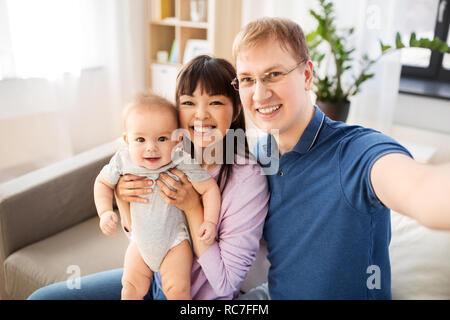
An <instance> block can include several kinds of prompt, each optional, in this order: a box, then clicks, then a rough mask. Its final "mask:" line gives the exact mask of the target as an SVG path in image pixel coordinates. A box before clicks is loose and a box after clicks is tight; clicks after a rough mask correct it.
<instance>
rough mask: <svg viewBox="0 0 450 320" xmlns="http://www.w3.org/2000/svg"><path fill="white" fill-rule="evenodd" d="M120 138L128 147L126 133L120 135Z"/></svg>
mask: <svg viewBox="0 0 450 320" xmlns="http://www.w3.org/2000/svg"><path fill="white" fill-rule="evenodd" d="M122 138H123V141H124V142H125V143H126V144H127V145H128V136H127V133H126V132H124V133H123V134H122Z"/></svg>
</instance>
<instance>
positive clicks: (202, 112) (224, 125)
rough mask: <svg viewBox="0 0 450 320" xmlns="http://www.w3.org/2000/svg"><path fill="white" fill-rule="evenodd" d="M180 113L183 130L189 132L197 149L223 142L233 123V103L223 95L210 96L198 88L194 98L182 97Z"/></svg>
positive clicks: (179, 107)
mask: <svg viewBox="0 0 450 320" xmlns="http://www.w3.org/2000/svg"><path fill="white" fill-rule="evenodd" d="M179 101H180V103H179V106H178V113H179V118H180V125H181V128H183V129H186V130H188V131H189V135H190V138H191V140H192V141H193V142H194V145H195V146H196V147H201V148H205V147H207V146H209V145H210V144H212V143H214V142H217V141H219V140H222V139H223V137H224V136H225V134H226V132H227V129H229V128H230V125H231V122H232V121H233V103H232V101H231V99H230V98H228V97H227V96H223V95H214V96H210V95H208V94H207V93H206V92H205V91H203V92H202V88H201V87H200V86H197V88H196V89H195V91H194V92H193V94H192V96H190V95H182V96H180V99H179Z"/></svg>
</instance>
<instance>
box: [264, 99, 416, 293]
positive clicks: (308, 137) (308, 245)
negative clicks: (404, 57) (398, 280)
mask: <svg viewBox="0 0 450 320" xmlns="http://www.w3.org/2000/svg"><path fill="white" fill-rule="evenodd" d="M255 147H256V149H255V152H256V155H257V157H258V160H259V161H260V163H261V164H262V166H264V167H265V168H266V169H268V172H270V173H271V174H270V175H268V180H269V186H270V205H269V212H268V215H267V218H266V222H265V226H264V238H265V240H266V242H267V248H268V252H269V254H268V259H269V261H270V264H271V266H270V270H269V293H270V296H271V298H272V299H391V269H390V261H389V250H388V247H389V242H390V238H391V229H390V227H391V226H390V210H389V209H388V208H386V207H385V206H384V205H383V204H382V203H381V202H380V201H379V200H378V198H377V197H376V195H375V193H374V191H373V189H372V185H371V182H370V170H371V167H372V165H373V163H374V162H375V161H376V160H377V159H378V158H380V157H381V156H383V155H385V154H387V153H403V154H406V155H408V156H411V154H410V153H409V152H408V150H406V149H405V148H404V147H402V146H401V145H399V144H398V143H397V142H396V141H395V140H393V139H392V138H390V137H387V136H385V135H383V134H381V133H380V132H377V131H375V130H372V129H368V128H363V127H360V126H349V125H346V124H345V123H342V122H335V121H333V120H331V119H329V118H328V117H326V116H325V115H324V114H323V112H322V111H321V110H320V109H319V108H318V107H317V106H315V113H314V117H313V119H312V120H311V122H310V123H309V125H308V127H307V128H306V130H305V132H304V133H303V135H302V136H301V138H300V140H299V141H298V143H297V144H296V146H295V147H294V148H293V150H292V151H290V152H287V153H285V154H283V155H282V156H281V157H280V156H279V152H278V148H277V145H276V142H275V140H274V139H273V137H272V136H270V135H269V136H266V137H265V138H263V139H261V140H259V141H258V143H257V144H256V145H255ZM274 169H275V170H274Z"/></svg>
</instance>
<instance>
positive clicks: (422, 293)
mask: <svg viewBox="0 0 450 320" xmlns="http://www.w3.org/2000/svg"><path fill="white" fill-rule="evenodd" d="M391 222H392V239H391V244H390V247H389V253H390V258H391V270H392V273H391V276H392V283H391V285H392V298H393V299H406V300H409V299H413V300H415V299H445V300H448V299H450V264H449V262H450V232H449V231H439V230H431V229H428V228H426V227H424V226H422V225H420V224H419V223H418V222H417V221H415V220H413V219H411V218H409V217H407V216H404V215H401V214H398V213H396V212H394V211H391Z"/></svg>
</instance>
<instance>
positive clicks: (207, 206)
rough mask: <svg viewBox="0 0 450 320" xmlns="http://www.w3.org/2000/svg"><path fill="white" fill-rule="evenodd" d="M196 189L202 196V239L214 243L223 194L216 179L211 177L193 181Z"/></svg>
mask: <svg viewBox="0 0 450 320" xmlns="http://www.w3.org/2000/svg"><path fill="white" fill-rule="evenodd" d="M192 185H193V187H194V189H195V190H196V191H197V192H198V193H199V194H200V195H201V196H202V201H203V212H204V217H203V224H202V225H201V227H200V235H199V236H200V239H201V240H203V241H205V242H206V243H207V244H212V243H213V242H214V240H215V237H216V227H217V222H218V220H219V215H220V204H221V201H222V200H221V195H220V189H219V187H218V185H217V183H216V180H214V179H213V178H209V179H207V180H204V181H200V182H193V183H192Z"/></svg>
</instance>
